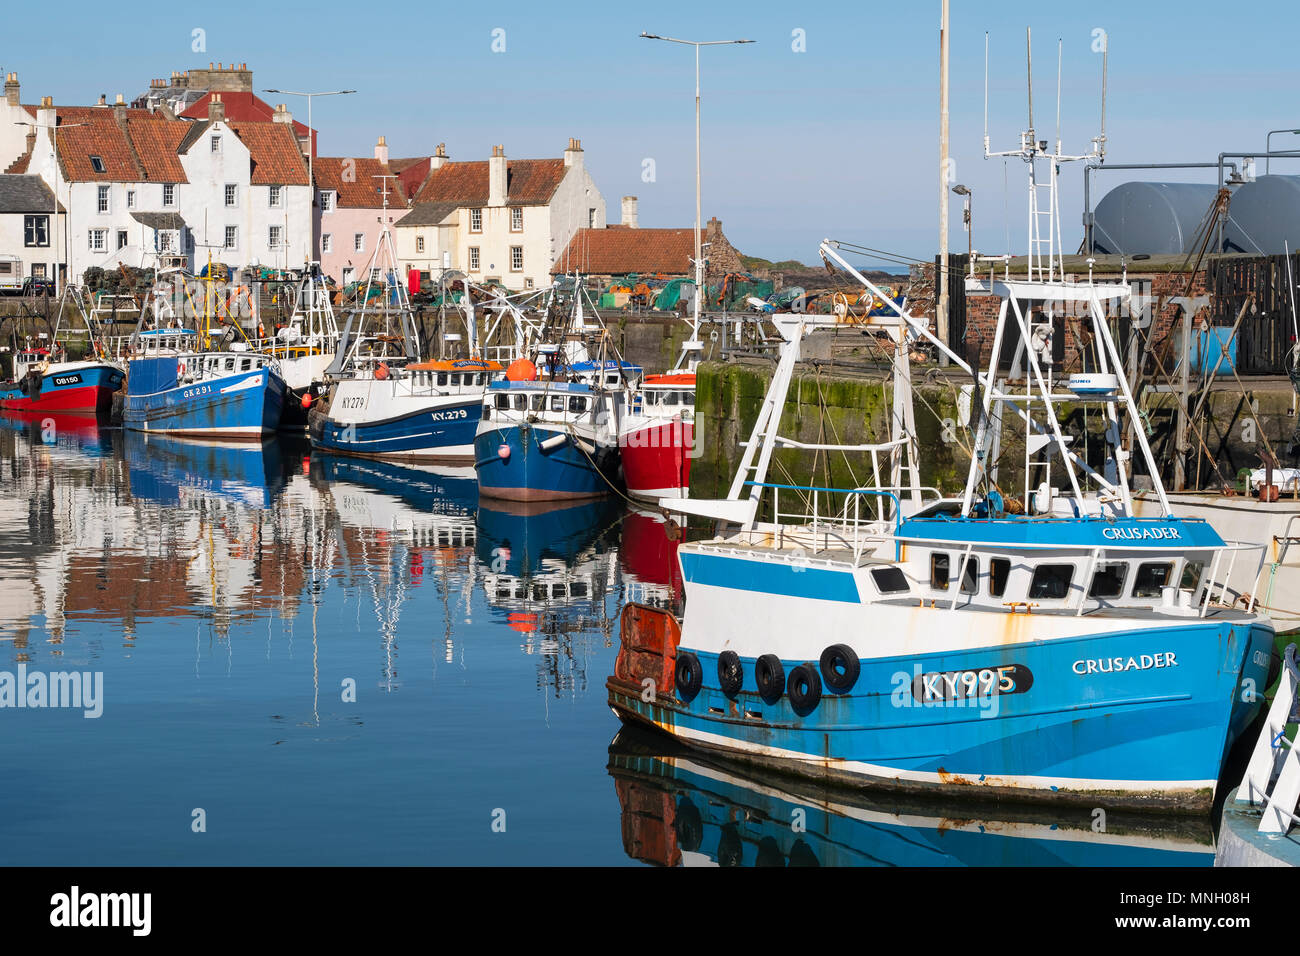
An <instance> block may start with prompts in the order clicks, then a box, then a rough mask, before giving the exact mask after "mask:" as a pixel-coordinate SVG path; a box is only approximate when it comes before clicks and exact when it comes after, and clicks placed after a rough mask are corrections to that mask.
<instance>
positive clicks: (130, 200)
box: [126, 189, 135, 209]
mask: <svg viewBox="0 0 1300 956" xmlns="http://www.w3.org/2000/svg"><path fill="white" fill-rule="evenodd" d="M126 208H127V209H134V208H135V190H134V189H128V190H127V191H126Z"/></svg>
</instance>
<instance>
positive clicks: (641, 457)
mask: <svg viewBox="0 0 1300 956" xmlns="http://www.w3.org/2000/svg"><path fill="white" fill-rule="evenodd" d="M694 437H695V428H694V425H692V423H691V422H683V421H681V420H680V419H673V420H672V421H671V422H664V421H662V420H661V421H660V422H659V423H657V424H647V425H646V426H645V427H643V428H636V429H633V430H631V431H629V432H627V433H626V434H625V435H623V436H622V437H621V439H620V441H619V445H620V449H619V450H620V452H621V453H622V458H623V480H624V482H626V483H627V490H628V494H631V495H635V496H637V497H640V498H646V499H650V500H656V499H658V498H681V497H685V495H686V493H687V492H688V491H689V489H690V486H691V449H692V446H693V445H694Z"/></svg>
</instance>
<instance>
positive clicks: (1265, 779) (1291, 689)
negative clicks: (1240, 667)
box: [1237, 644, 1300, 836]
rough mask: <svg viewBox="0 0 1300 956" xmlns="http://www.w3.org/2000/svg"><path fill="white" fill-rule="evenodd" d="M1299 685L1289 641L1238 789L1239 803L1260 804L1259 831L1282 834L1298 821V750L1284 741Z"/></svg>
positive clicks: (1293, 742)
mask: <svg viewBox="0 0 1300 956" xmlns="http://www.w3.org/2000/svg"><path fill="white" fill-rule="evenodd" d="M1298 684H1300V670H1297V667H1296V647H1295V645H1294V644H1291V645H1289V646H1288V647H1287V649H1286V653H1285V654H1284V655H1283V658H1282V679H1281V681H1280V682H1279V683H1278V686H1277V694H1276V696H1274V698H1273V704H1272V706H1271V707H1269V709H1268V718H1267V719H1266V720H1265V722H1264V730H1263V732H1262V733H1261V734H1260V736H1259V740H1257V741H1256V742H1255V750H1254V752H1252V753H1251V755H1250V763H1249V764H1248V765H1247V766H1246V775H1245V776H1244V777H1243V778H1242V780H1241V786H1240V787H1238V788H1237V802H1238V803H1249V804H1251V805H1252V806H1253V805H1256V804H1259V805H1262V807H1263V815H1262V816H1261V817H1260V821H1259V832H1260V833H1273V834H1278V835H1279V836H1280V835H1285V834H1286V832H1287V831H1288V830H1290V829H1291V824H1293V823H1300V817H1297V816H1296V814H1295V811H1296V803H1297V801H1300V752H1297V751H1296V742H1295V741H1294V740H1287V738H1286V735H1285V731H1286V725H1287V724H1288V723H1289V722H1292V721H1295V720H1296V719H1297V714H1296V713H1295V711H1296V702H1297V701H1296V687H1297V685H1298Z"/></svg>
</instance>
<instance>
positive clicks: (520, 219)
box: [510, 206, 524, 232]
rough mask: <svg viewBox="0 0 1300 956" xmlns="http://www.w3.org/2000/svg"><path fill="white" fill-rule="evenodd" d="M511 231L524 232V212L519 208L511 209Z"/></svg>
mask: <svg viewBox="0 0 1300 956" xmlns="http://www.w3.org/2000/svg"><path fill="white" fill-rule="evenodd" d="M510 231H511V232H523V231H524V211H523V209H522V208H521V207H519V206H512V207H511V209H510Z"/></svg>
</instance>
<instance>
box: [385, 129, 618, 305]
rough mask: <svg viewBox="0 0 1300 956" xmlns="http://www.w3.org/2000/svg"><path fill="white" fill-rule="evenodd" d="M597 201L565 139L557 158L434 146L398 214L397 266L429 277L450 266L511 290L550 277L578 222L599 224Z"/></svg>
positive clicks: (601, 213) (600, 202)
mask: <svg viewBox="0 0 1300 956" xmlns="http://www.w3.org/2000/svg"><path fill="white" fill-rule="evenodd" d="M604 225H605V200H604V198H603V197H602V196H601V194H600V190H598V189H597V188H596V184H595V182H594V181H593V180H592V178H591V175H590V174H589V173H588V172H587V170H586V168H585V166H584V164H583V152H582V144H581V143H580V142H579V141H578V140H576V139H570V140H569V145H568V148H566V149H565V151H564V156H563V157H562V158H557V159H513V160H512V159H507V157H506V154H505V147H504V146H494V147H493V148H492V156H491V157H490V158H489V159H488V160H486V161H483V160H478V161H472V162H451V161H450V160H449V159H448V158H447V152H446V148H445V146H443V145H441V144H440V145H439V146H438V149H437V151H436V152H435V154H434V156H433V157H432V162H431V163H430V171H429V175H428V177H427V178H426V179H425V181H424V183H423V185H421V187H420V189H419V191H418V192H417V193H416V195H415V198H414V201H413V203H412V208H411V211H410V212H408V213H407V214H406V215H405V216H403V217H402V218H401V219H399V220H398V222H397V226H396V229H395V230H394V232H395V235H396V237H397V254H398V259H399V261H400V263H401V265H402V266H403V268H404V269H416V270H418V271H419V272H420V273H421V276H422V278H425V279H429V280H436V279H437V277H438V276H439V275H440V274H441V273H442V272H443V271H444V270H455V271H459V272H463V273H465V274H466V275H468V276H469V278H470V280H471V281H474V282H482V283H498V284H500V285H502V286H505V287H506V288H508V289H511V290H514V291H523V290H528V289H540V288H543V287H544V286H546V285H548V284H549V283H550V281H551V280H550V273H551V267H552V265H553V264H554V262H555V260H556V258H557V257H558V256H559V255H560V253H561V252H562V251H563V250H564V248H565V246H567V245H568V243H569V240H570V238H571V237H572V236H573V234H574V233H575V232H577V230H578V229H580V228H604Z"/></svg>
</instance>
